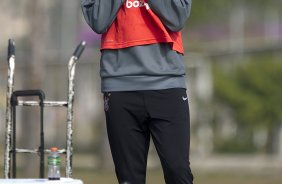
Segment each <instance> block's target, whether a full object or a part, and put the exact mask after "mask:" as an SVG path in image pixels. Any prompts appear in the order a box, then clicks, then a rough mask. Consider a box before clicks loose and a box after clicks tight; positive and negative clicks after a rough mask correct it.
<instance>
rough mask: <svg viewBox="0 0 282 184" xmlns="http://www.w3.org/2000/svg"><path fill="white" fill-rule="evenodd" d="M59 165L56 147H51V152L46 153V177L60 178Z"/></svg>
mask: <svg viewBox="0 0 282 184" xmlns="http://www.w3.org/2000/svg"><path fill="white" fill-rule="evenodd" d="M60 165H61V156H60V154H59V153H58V148H56V147H52V148H51V152H50V154H49V155H48V179H49V180H59V179H60V176H61V175H60Z"/></svg>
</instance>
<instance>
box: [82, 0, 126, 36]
mask: <svg viewBox="0 0 282 184" xmlns="http://www.w3.org/2000/svg"><path fill="white" fill-rule="evenodd" d="M123 1H124V0H81V1H80V2H81V8H82V13H83V15H84V18H85V21H86V22H87V24H88V25H89V26H90V27H91V28H92V29H93V31H95V32H96V33H98V34H102V33H105V32H106V31H107V29H108V28H109V27H110V25H111V24H112V22H113V21H114V20H115V18H116V16H117V13H118V10H119V9H120V7H121V5H122V4H123Z"/></svg>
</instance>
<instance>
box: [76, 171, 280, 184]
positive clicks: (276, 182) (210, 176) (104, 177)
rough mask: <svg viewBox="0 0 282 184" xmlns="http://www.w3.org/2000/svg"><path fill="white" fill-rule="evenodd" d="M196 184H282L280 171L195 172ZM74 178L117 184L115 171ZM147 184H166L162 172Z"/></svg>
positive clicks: (151, 174)
mask: <svg viewBox="0 0 282 184" xmlns="http://www.w3.org/2000/svg"><path fill="white" fill-rule="evenodd" d="M194 176H195V180H194V183H195V184H282V176H281V172H279V171H272V172H271V171H266V172H264V171H260V172H249V171H248V172H246V171H241V172H240V171H224V172H223V171H222V172H219V171H217V172H201V171H194ZM74 177H75V178H79V179H81V180H83V182H84V184H117V180H116V178H115V175H114V172H113V171H108V172H105V171H104V172H97V171H90V170H75V171H74ZM147 184H165V182H164V180H163V174H162V171H161V170H149V171H148V173H147Z"/></svg>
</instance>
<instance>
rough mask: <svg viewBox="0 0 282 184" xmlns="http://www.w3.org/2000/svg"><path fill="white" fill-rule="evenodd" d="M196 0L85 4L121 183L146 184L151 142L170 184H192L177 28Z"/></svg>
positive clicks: (85, 1) (88, 0) (91, 0)
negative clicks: (96, 38)
mask: <svg viewBox="0 0 282 184" xmlns="http://www.w3.org/2000/svg"><path fill="white" fill-rule="evenodd" d="M191 1H192V0H81V7H82V11H83V14H84V17H85V20H86V22H87V23H88V25H89V26H90V27H91V28H92V29H93V30H94V31H95V32H96V33H99V34H102V39H101V61H100V67H101V68H100V75H101V79H102V85H101V88H102V92H103V93H104V109H105V114H106V122H107V132H108V138H109V143H110V147H111V152H112V156H113V160H114V164H115V170H116V175H117V178H118V181H119V183H123V182H128V183H130V184H145V178H146V167H147V156H148V149H149V143H150V137H152V140H153V142H154V145H155V147H156V150H157V152H158V155H159V157H160V160H161V164H162V168H163V171H164V177H165V181H166V184H192V183H193V175H192V173H191V169H190V163H189V147H190V122H189V107H188V97H187V94H186V86H185V64H184V63H183V54H184V49H183V45H182V36H181V32H180V30H181V29H182V28H183V26H184V24H185V22H186V20H187V18H188V17H189V14H190V10H191V3H192V2H191Z"/></svg>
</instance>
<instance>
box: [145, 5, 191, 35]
mask: <svg viewBox="0 0 282 184" xmlns="http://www.w3.org/2000/svg"><path fill="white" fill-rule="evenodd" d="M147 3H148V4H149V6H150V8H151V9H152V10H153V12H154V13H155V14H156V15H157V16H158V17H159V18H160V20H161V21H162V23H163V24H164V25H165V26H166V27H167V28H168V29H169V30H171V31H180V30H181V29H182V28H183V27H184V25H185V22H186V20H187V19H188V17H189V16H190V11H191V5H192V0H147Z"/></svg>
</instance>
